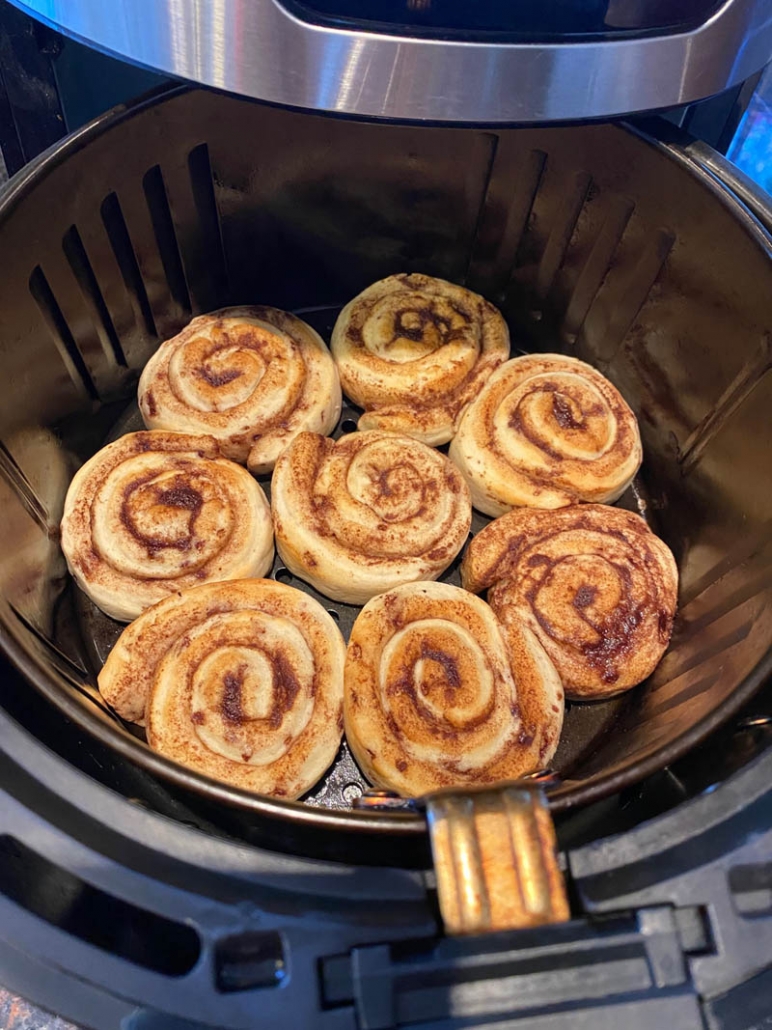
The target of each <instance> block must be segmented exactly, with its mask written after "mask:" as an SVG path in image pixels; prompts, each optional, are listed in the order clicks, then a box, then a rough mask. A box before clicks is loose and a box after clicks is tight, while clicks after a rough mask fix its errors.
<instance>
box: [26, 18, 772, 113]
mask: <svg viewBox="0 0 772 1030" xmlns="http://www.w3.org/2000/svg"><path fill="white" fill-rule="evenodd" d="M13 2H14V3H15V4H16V6H18V7H20V8H21V9H22V10H25V11H26V12H27V13H29V14H31V15H33V16H34V17H36V18H38V19H40V20H42V21H44V22H46V23H47V24H49V25H51V26H53V27H54V28H58V29H60V30H61V31H63V32H66V33H67V34H69V35H71V36H73V37H75V38H77V39H80V40H82V41H83V42H86V43H89V44H91V45H93V46H96V47H98V48H100V49H102V50H105V51H107V52H109V53H112V54H115V55H118V56H120V57H124V58H126V59H128V60H129V61H132V62H134V63H137V64H141V65H145V66H146V67H148V68H153V69H156V70H160V71H162V72H166V73H168V74H169V75H174V76H178V77H180V78H183V79H189V80H192V81H195V82H199V83H203V84H205V85H209V86H214V87H217V88H220V89H224V90H228V91H230V92H233V93H238V94H242V95H244V96H249V97H255V98H259V99H261V100H267V101H270V102H274V103H279V104H286V105H289V106H292V107H301V108H306V109H312V110H319V111H331V112H339V113H341V114H355V115H363V116H369V117H376V118H399V119H411V120H412V119H415V120H424V119H428V120H433V121H458V122H477V123H480V122H483V123H484V122H488V123H502V122H503V123H529V122H545V121H556V120H570V119H578V118H606V117H611V116H615V115H619V114H624V113H630V112H634V111H644V110H653V109H657V108H662V107H667V106H671V105H677V104H682V103H687V102H691V101H693V100H697V99H699V98H702V97H705V96H710V95H711V94H714V93H718V92H721V91H722V90H724V89H726V88H728V87H729V86H732V85H734V84H736V83H738V82H742V81H743V80H744V79H746V78H747V77H748V76H749V75H751V74H752V73H753V72H755V71H758V69H759V68H761V67H762V66H763V65H764V64H766V63H767V61H769V59H770V57H772V0H726V2H725V3H724V4H723V5H722V6H721V7H720V9H719V10H718V11H717V12H716V13H715V14H714V15H713V16H712V17H711V18H710V19H709V20H708V21H706V22H705V23H704V24H702V25H701V26H699V27H698V28H696V29H695V30H693V31H690V32H684V33H679V34H673V35H665V36H650V37H647V38H627V39H618V40H594V41H588V42H580V43H560V44H559V43H543V44H542V43H486V42H464V41H460V40H458V39H453V40H447V39H444V40H435V39H428V38H425V37H424V38H415V37H404V36H397V35H384V34H378V33H373V32H368V31H361V30H356V29H341V28H331V27H327V26H320V25H313V24H310V23H308V22H306V21H303V20H302V19H300V18H298V17H297V16H296V15H295V14H293V13H291V12H290V11H288V10H287V9H286V8H285V7H284V6H283V5H282V4H281V3H280V2H279V0H109V2H105V0H13Z"/></svg>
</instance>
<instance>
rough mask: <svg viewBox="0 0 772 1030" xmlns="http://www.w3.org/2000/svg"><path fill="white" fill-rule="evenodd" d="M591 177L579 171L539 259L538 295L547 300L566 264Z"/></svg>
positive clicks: (567, 192) (540, 298)
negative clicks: (564, 263) (565, 260)
mask: <svg viewBox="0 0 772 1030" xmlns="http://www.w3.org/2000/svg"><path fill="white" fill-rule="evenodd" d="M591 183H592V178H591V177H590V175H589V174H588V173H587V172H579V173H578V174H577V176H576V178H575V179H574V182H573V186H572V187H571V188H570V189H568V190H567V191H566V196H565V198H564V200H563V204H562V207H561V209H560V211H559V213H558V215H557V217H556V219H555V221H556V225H555V227H554V229H553V230H552V232H551V233H550V236H549V240H548V241H547V245H546V247H545V248H544V254H543V255H542V259H541V261H540V262H539V271H538V273H537V276H536V296H537V297H538V298H539V300H544V299H545V298H546V297H547V294H548V293H549V292H550V289H551V288H552V284H553V283H554V281H555V276H556V275H557V274H558V269H559V268H560V266H561V265H562V264H563V260H564V258H565V256H566V251H567V250H568V246H569V244H570V242H571V238H572V236H573V235H574V230H575V229H576V223H577V222H578V221H579V215H580V214H581V212H582V207H583V206H584V202H585V200H586V198H587V193H588V192H589V189H590V185H591Z"/></svg>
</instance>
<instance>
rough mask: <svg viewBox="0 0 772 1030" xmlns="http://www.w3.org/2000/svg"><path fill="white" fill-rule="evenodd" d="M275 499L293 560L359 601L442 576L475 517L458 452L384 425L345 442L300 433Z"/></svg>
mask: <svg viewBox="0 0 772 1030" xmlns="http://www.w3.org/2000/svg"><path fill="white" fill-rule="evenodd" d="M271 505H272V510H273V523H274V531H275V533H276V542H277V547H278V549H279V554H280V555H281V558H282V560H283V561H284V563H285V565H286V566H287V568H288V569H290V571H291V572H293V573H294V574H295V575H296V576H299V577H300V578H301V579H305V580H306V581H307V582H309V583H311V584H312V585H313V586H314V587H316V589H317V590H319V591H320V592H321V593H323V594H325V595H326V596H328V597H332V598H335V599H336V600H338V601H347V602H348V603H350V604H363V603H364V602H365V601H367V600H368V599H369V598H371V597H373V596H374V595H375V594H378V593H381V592H382V591H384V590H388V589H389V588H391V587H393V586H396V585H398V584H399V583H407V582H412V581H414V580H419V579H435V578H436V577H437V576H439V575H440V573H442V572H443V571H444V570H445V569H446V568H447V567H448V565H450V563H451V562H452V561H453V559H454V558H455V557H456V555H457V554H458V552H459V551H460V550H461V548H462V547H463V545H464V541H465V540H466V537H467V534H468V532H469V526H470V525H471V521H472V508H471V504H470V501H469V492H468V490H467V488H466V485H465V484H464V481H463V479H462V478H461V475H460V473H459V471H458V469H456V468H455V466H454V465H453V464H452V462H450V461H449V460H448V459H447V458H446V457H445V456H444V455H442V454H440V453H439V452H438V451H435V450H432V448H430V447H426V446H425V445H424V444H421V443H417V442H416V441H415V440H411V439H410V438H409V437H405V436H397V435H396V434H392V433H381V432H376V431H372V432H369V433H352V434H350V435H349V436H346V437H343V439H341V440H338V441H337V442H334V441H332V440H330V439H327V438H325V437H323V436H317V435H315V434H313V433H301V434H300V435H299V436H298V437H296V438H295V440H294V441H293V443H292V444H291V446H290V447H289V448H288V449H287V450H286V451H285V452H284V454H282V456H281V458H280V459H279V461H278V462H277V464H276V469H275V471H274V475H273V481H272V483H271Z"/></svg>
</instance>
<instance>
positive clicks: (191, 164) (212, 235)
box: [188, 143, 228, 306]
mask: <svg viewBox="0 0 772 1030" xmlns="http://www.w3.org/2000/svg"><path fill="white" fill-rule="evenodd" d="M188 170H189V172H190V185H191V189H192V191H193V202H194V204H195V205H196V211H197V213H198V220H199V225H200V226H201V234H202V237H203V244H204V247H205V248H206V255H207V264H208V266H209V268H208V271H209V275H208V280H209V285H210V288H211V291H212V296H213V297H214V298H215V299H214V301H213V306H214V305H219V304H221V303H223V302H224V298H226V297H227V296H228V266H227V264H226V261H225V249H224V247H223V240H222V228H221V225H220V212H219V211H218V209H217V199H216V197H215V193H214V176H213V174H212V165H211V162H210V160H209V147H208V146H207V145H206V143H201V144H200V145H199V146H197V147H195V148H194V149H193V150H191V152H190V154H189V155H188Z"/></svg>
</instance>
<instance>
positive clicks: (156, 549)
mask: <svg viewBox="0 0 772 1030" xmlns="http://www.w3.org/2000/svg"><path fill="white" fill-rule="evenodd" d="M62 549H63V551H64V553H65V557H66V558H67V562H68V565H69V568H70V571H71V572H72V574H73V576H74V577H75V579H76V581H77V582H78V584H79V586H80V587H81V588H82V589H83V590H84V591H85V592H86V593H87V594H88V595H89V596H90V597H91V598H92V600H94V602H95V603H96V604H97V605H99V607H100V608H102V609H103V610H104V611H106V612H107V613H108V614H109V615H112V616H113V618H116V619H123V620H128V619H131V618H134V617H136V616H137V615H139V613H140V612H141V611H142V610H143V609H145V608H147V607H148V606H149V605H151V604H155V602H156V601H158V600H160V599H161V598H162V597H165V596H166V595H167V594H168V593H170V592H171V591H174V590H178V589H182V588H184V587H186V586H193V585H198V584H200V583H202V582H206V581H207V580H210V579H215V580H219V579H231V578H238V577H240V576H244V575H253V574H254V575H259V574H263V573H265V572H266V571H267V570H268V568H269V567H270V564H271V560H272V558H273V534H272V527H271V521H270V512H269V508H268V503H267V501H266V499H265V495H264V494H263V492H262V490H261V488H260V486H259V485H258V484H257V483H256V482H255V481H254V479H253V478H252V477H251V476H250V475H249V473H248V472H246V471H245V470H244V469H242V468H240V467H239V466H238V465H235V464H234V463H233V462H230V461H226V460H225V459H223V458H222V457H221V455H220V450H219V447H218V444H217V442H216V441H215V440H214V439H213V438H212V437H209V436H190V435H187V434H181V433H165V432H162V431H160V430H157V431H153V432H143V433H129V434H127V435H126V436H123V437H121V438H120V439H119V440H116V441H115V442H114V443H111V444H108V446H107V447H104V448H102V450H101V451H98V452H97V454H95V455H94V457H93V458H91V459H90V460H89V461H88V462H86V464H85V465H84V466H83V467H82V468H81V469H80V470H79V471H78V473H77V474H76V475H75V477H74V479H73V481H72V483H71V484H70V488H69V490H68V492H67V499H66V501H65V508H64V515H63V518H62Z"/></svg>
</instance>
